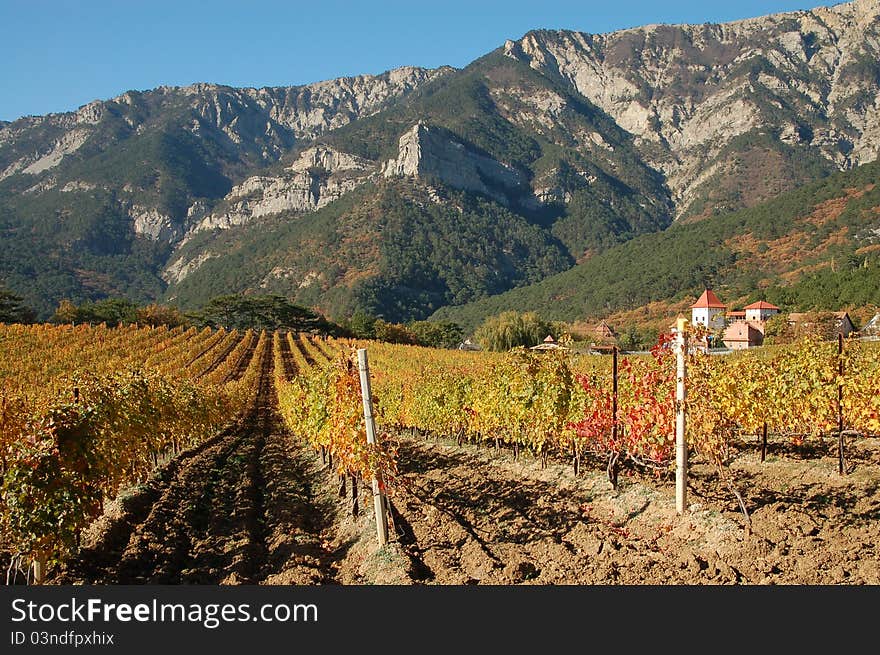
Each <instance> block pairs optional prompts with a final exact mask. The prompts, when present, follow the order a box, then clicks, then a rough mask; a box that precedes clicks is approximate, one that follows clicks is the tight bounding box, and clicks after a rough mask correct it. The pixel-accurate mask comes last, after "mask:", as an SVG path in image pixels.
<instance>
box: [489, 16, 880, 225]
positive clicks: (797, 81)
mask: <svg viewBox="0 0 880 655" xmlns="http://www.w3.org/2000/svg"><path fill="white" fill-rule="evenodd" d="M878 16H880V3H878V2H877V0H855V1H854V2H850V3H846V4H838V5H835V6H833V7H818V8H816V9H813V10H810V11H799V12H794V13H785V14H776V15H771V16H764V17H761V18H754V19H749V20H743V21H738V22H734V23H727V24H722V25H717V24H703V25H649V26H646V27H640V28H636V29H630V30H623V31H620V32H614V33H611V34H600V35H593V34H584V33H580V32H565V31H561V32H550V31H544V30H541V31H535V32H530V33H529V34H526V35H525V36H524V37H523V38H522V39H519V40H518V41H508V42H507V43H506V44H505V46H504V53H505V54H506V55H507V56H509V57H513V58H515V59H517V60H519V61H523V62H525V63H527V64H528V65H529V66H531V67H532V68H534V69H535V70H537V71H540V72H541V73H542V74H545V75H547V76H549V77H552V78H554V79H558V80H561V81H562V82H564V83H565V84H566V85H567V86H569V87H570V88H571V89H574V90H576V91H577V92H579V93H580V94H582V95H583V96H584V97H585V98H588V99H589V100H590V101H591V102H593V103H594V104H595V105H597V106H598V107H600V108H601V109H602V110H603V111H605V112H606V113H607V114H608V115H609V116H611V117H613V118H614V120H615V121H616V122H617V124H618V125H620V127H622V128H623V129H625V130H626V131H627V132H629V133H630V134H632V135H633V136H634V137H635V144H636V147H638V148H639V150H640V152H641V153H642V154H643V156H644V157H645V161H647V162H648V163H649V164H650V165H651V166H652V167H653V168H655V169H657V170H659V171H662V172H663V174H664V176H665V178H666V180H667V183H668V184H669V188H670V190H671V192H672V197H673V200H674V202H675V204H676V215H677V216H686V215H689V214H698V213H705V212H710V211H712V210H714V209H724V208H735V207H737V206H742V205H750V204H755V203H756V202H759V201H760V200H763V199H765V198H766V197H768V196H770V195H772V194H773V193H778V192H779V191H781V190H784V189H786V188H792V187H793V186H794V185H796V184H797V183H799V182H801V181H804V177H805V176H804V175H803V174H801V172H800V171H798V169H799V168H801V167H803V166H804V165H805V164H806V165H807V167H808V170H807V171H805V172H806V173H808V175H807V177H809V175H813V174H815V172H816V171H821V170H823V169H824V170H830V169H832V168H833V169H846V168H850V167H852V166H855V165H858V164H861V163H865V162H870V161H873V160H875V159H876V158H877V154H878V148H880V94H878V85H880V67H878V62H880V18H878Z"/></svg>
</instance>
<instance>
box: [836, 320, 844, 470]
mask: <svg viewBox="0 0 880 655" xmlns="http://www.w3.org/2000/svg"><path fill="white" fill-rule="evenodd" d="M837 373H838V376H839V377H838V380H837V473H838V475H843V474H844V471H845V470H846V462H845V461H844V458H843V332H838V333H837Z"/></svg>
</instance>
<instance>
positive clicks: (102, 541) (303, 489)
mask: <svg viewBox="0 0 880 655" xmlns="http://www.w3.org/2000/svg"><path fill="white" fill-rule="evenodd" d="M241 366H244V367H246V362H244V363H242V364H241ZM260 366H261V375H260V381H259V390H258V393H257V396H256V400H255V402H254V403H253V405H252V406H251V407H250V408H249V409H248V411H247V412H245V414H244V416H243V417H242V418H241V419H240V420H239V421H238V422H237V423H236V424H234V425H233V426H231V427H230V428H229V429H227V430H226V431H224V432H223V433H221V434H220V435H218V436H217V437H215V438H213V439H211V440H209V441H207V442H205V443H204V444H203V445H202V446H200V447H199V448H196V449H194V450H193V451H190V452H188V453H184V454H182V455H181V456H179V457H178V458H176V459H175V460H172V462H171V463H170V464H169V465H168V466H166V467H165V468H164V469H163V470H162V471H160V472H159V473H158V474H157V476H156V477H155V478H154V479H153V480H152V481H151V482H150V483H149V484H148V485H146V486H145V488H142V489H140V490H138V491H136V492H135V493H133V494H130V495H128V496H127V497H124V498H122V499H120V500H119V501H118V502H116V503H114V504H113V506H112V507H111V508H110V510H109V511H108V512H107V513H106V514H105V515H104V516H103V517H101V519H99V520H98V521H97V522H96V523H95V525H93V526H92V528H91V530H90V531H89V534H88V535H87V538H86V544H85V547H84V549H83V550H82V553H81V555H80V557H78V558H77V559H76V560H75V561H73V562H72V563H71V564H70V566H69V567H68V570H67V571H65V572H63V573H62V574H61V575H60V576H59V577H58V579H57V580H56V582H59V583H66V584H69V583H78V582H84V583H95V584H116V583H119V584H143V583H164V584H176V583H202V584H253V583H272V584H315V583H327V582H333V581H334V579H335V577H336V571H337V568H338V566H339V562H340V560H341V559H343V557H344V556H345V553H346V552H347V550H348V547H338V546H339V544H338V543H337V542H336V540H335V537H336V534H337V532H338V529H339V526H338V525H337V523H338V521H339V511H338V501H337V500H336V498H335V497H334V494H333V491H332V490H331V489H330V484H329V478H328V476H327V475H326V473H325V472H324V471H321V470H320V466H319V465H318V462H317V460H316V459H315V457H314V455H313V453H311V451H307V450H303V449H301V448H298V447H297V446H296V444H295V442H294V441H293V439H292V438H291V436H290V435H289V433H288V432H287V431H286V430H285V429H284V427H283V425H282V423H281V418H280V416H279V415H278V412H277V401H276V399H275V396H274V394H275V392H274V388H273V385H272V366H273V362H272V357H271V352H270V351H269V350H267V351H266V354H265V355H264V358H263V360H262V362H260ZM237 373H238V372H237ZM349 546H350V544H349Z"/></svg>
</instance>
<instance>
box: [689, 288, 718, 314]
mask: <svg viewBox="0 0 880 655" xmlns="http://www.w3.org/2000/svg"><path fill="white" fill-rule="evenodd" d="M704 307H712V308H718V309H725V308H726V307H727V305H725V304H724V303H723V302H721V301H720V300H718V296H716V295H715V294H714V293H712V290H711V289H706V290H705V291H704V292H703V295H702V296H700V299H699V300H697V302H695V303H694V304H693V305H691V309H701V308H704Z"/></svg>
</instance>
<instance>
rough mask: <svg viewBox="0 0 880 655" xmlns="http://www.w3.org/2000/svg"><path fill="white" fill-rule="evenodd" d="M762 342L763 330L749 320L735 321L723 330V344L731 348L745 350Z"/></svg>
mask: <svg viewBox="0 0 880 655" xmlns="http://www.w3.org/2000/svg"><path fill="white" fill-rule="evenodd" d="M763 343H764V331H763V330H762V329H758V327H757V325H755V324H754V323H752V322H751V321H736V322H735V323H731V324H730V325H728V326H727V327H726V328H725V330H724V345H725V346H727V347H728V348H730V349H731V350H745V349H746V348H754V347H755V346H760V345H761V344H763Z"/></svg>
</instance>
